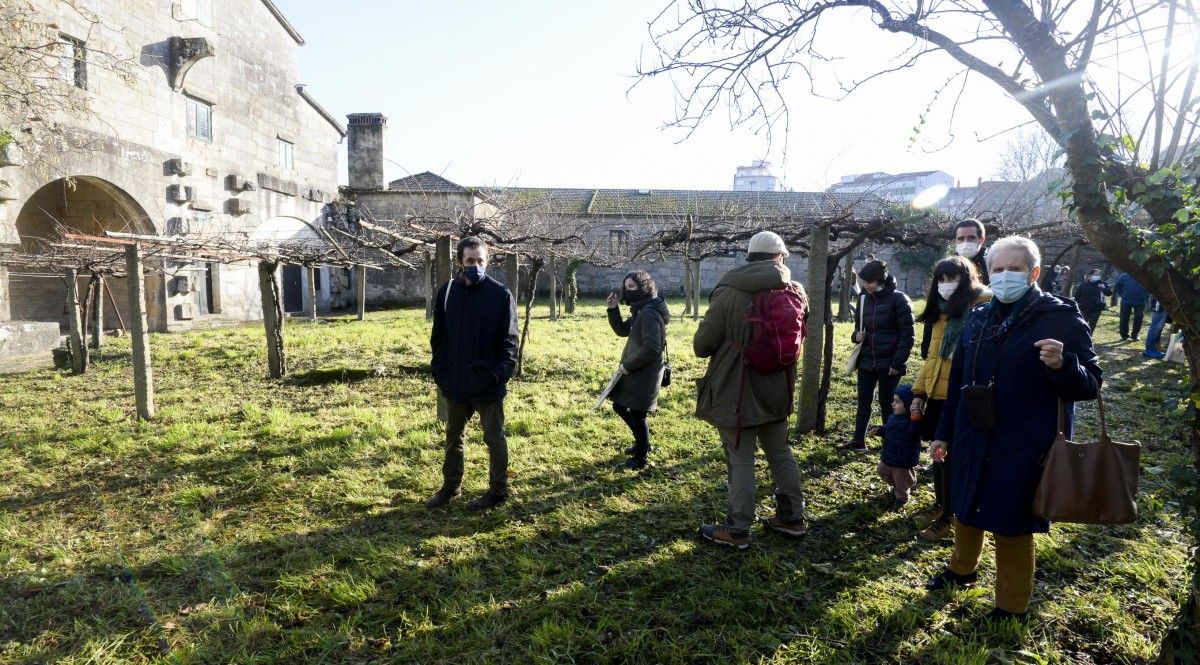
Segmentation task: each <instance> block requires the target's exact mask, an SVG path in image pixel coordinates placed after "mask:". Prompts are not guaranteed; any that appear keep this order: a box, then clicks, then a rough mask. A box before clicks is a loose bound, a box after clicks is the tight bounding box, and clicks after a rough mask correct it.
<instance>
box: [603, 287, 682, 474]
mask: <svg viewBox="0 0 1200 665" xmlns="http://www.w3.org/2000/svg"><path fill="white" fill-rule="evenodd" d="M617 300H618V298H617V295H616V294H610V295H609V296H608V323H609V325H610V326H611V327H612V329H613V332H614V333H616V334H617V335H618V336H620V337H625V338H626V341H625V349H624V351H622V352H621V367H620V372H621V379H620V380H619V381H618V382H617V385H616V386H614V387H613V390H612V393H611V394H610V398H611V399H612V402H613V411H615V412H616V413H617V415H618V416H620V417H621V420H623V421H625V424H626V425H628V426H629V430H630V432H631V433H632V434H633V446H632V447H630V448H629V449H627V450H626V451H625V452H626V453H627V454H628V455H629V459H628V460H626V461H625V462H624V463H623V464H622V466H623V467H624V468H627V469H641V468H643V467H645V466H646V455H647V454H649V452H650V427H649V425H647V424H646V418H647V416H649V414H650V412H651V411H653V410H655V409H656V408H657V407H658V389H659V388H660V387H661V386H662V385H663V373H664V372H666V371H668V370H669V368H668V367H667V366H666V365H665V364H664V363H663V353H664V352H665V351H666V348H667V324H668V323H670V321H671V312H670V311H669V310H668V309H667V303H665V302H664V301H663V299H662V298H660V297H659V295H658V286H657V285H655V283H654V278H653V277H651V276H650V273H648V272H645V271H638V272H631V273H629V274H628V275H625V279H624V280H623V281H622V295H621V297H620V302H622V303H625V304H626V305H629V310H630V312H631V314H632V316H630V317H629V318H628V319H623V318H621V310H620V309H619V308H618V302H617Z"/></svg>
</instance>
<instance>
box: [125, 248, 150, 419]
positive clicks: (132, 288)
mask: <svg viewBox="0 0 1200 665" xmlns="http://www.w3.org/2000/svg"><path fill="white" fill-rule="evenodd" d="M125 281H126V282H128V284H129V307H130V309H131V311H130V317H129V318H130V323H131V324H132V326H133V327H132V329H131V330H130V333H131V337H132V341H133V393H134V397H135V398H136V401H137V414H138V418H141V419H142V420H150V419H151V418H153V417H154V372H153V370H152V368H151V366H150V334H149V326H148V325H146V274H145V271H144V270H143V268H142V251H141V248H140V247H138V246H137V245H136V244H132V245H126V246H125Z"/></svg>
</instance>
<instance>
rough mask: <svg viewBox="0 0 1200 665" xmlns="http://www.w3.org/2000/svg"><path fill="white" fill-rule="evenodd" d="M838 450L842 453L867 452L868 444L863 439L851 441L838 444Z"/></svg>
mask: <svg viewBox="0 0 1200 665" xmlns="http://www.w3.org/2000/svg"><path fill="white" fill-rule="evenodd" d="M837 450H838V452H842V453H865V452H867V444H865V443H863V442H862V441H850V442H848V443H843V444H842V445H840V446H838V447H837Z"/></svg>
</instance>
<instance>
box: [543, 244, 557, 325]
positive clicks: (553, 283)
mask: <svg viewBox="0 0 1200 665" xmlns="http://www.w3.org/2000/svg"><path fill="white" fill-rule="evenodd" d="M546 268H547V270H546V276H547V277H549V278H550V320H551V321H557V320H558V258H556V257H554V256H551V257H550V259H549V260H548V261H546Z"/></svg>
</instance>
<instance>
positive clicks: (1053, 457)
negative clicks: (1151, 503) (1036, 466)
mask: <svg viewBox="0 0 1200 665" xmlns="http://www.w3.org/2000/svg"><path fill="white" fill-rule="evenodd" d="M1096 404H1097V406H1098V407H1099V409H1100V440H1099V441H1096V442H1091V443H1077V442H1074V441H1068V440H1067V437H1066V435H1065V434H1063V432H1064V431H1066V406H1065V405H1064V404H1063V403H1062V402H1061V401H1060V402H1059V403H1058V437H1057V438H1055V439H1054V443H1053V444H1052V445H1051V446H1050V452H1049V453H1047V454H1046V461H1045V463H1044V464H1043V466H1042V480H1041V482H1040V483H1038V488H1037V493H1036V494H1035V495H1034V497H1033V512H1034V514H1036V515H1037V516H1038V517H1041V518H1042V519H1046V520H1049V521H1051V522H1073V523H1076V524H1128V523H1130V522H1133V521H1135V520H1137V515H1138V511H1137V484H1138V474H1139V472H1140V466H1139V464H1140V459H1141V453H1142V445H1141V444H1140V443H1137V442H1136V441H1135V442H1134V443H1119V442H1117V441H1113V440H1112V439H1110V438H1109V437H1108V422H1107V421H1106V419H1105V417H1104V395H1103V394H1102V393H1101V392H1100V390H1098V389H1097V391H1096Z"/></svg>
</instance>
